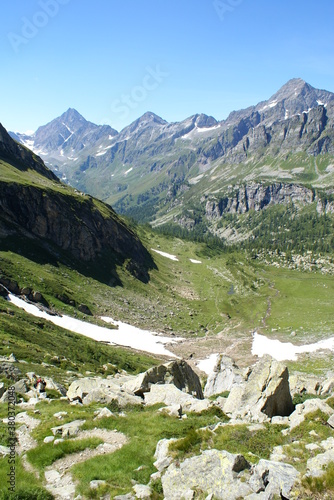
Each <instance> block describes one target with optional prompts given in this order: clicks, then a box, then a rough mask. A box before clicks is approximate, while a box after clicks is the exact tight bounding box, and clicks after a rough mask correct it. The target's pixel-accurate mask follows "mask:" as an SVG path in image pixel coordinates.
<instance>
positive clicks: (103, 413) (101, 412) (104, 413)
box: [95, 408, 114, 419]
mask: <svg viewBox="0 0 334 500" xmlns="http://www.w3.org/2000/svg"><path fill="white" fill-rule="evenodd" d="M113 415H114V414H113V413H112V412H111V411H110V410H109V409H108V408H102V409H101V410H99V411H98V413H97V415H96V417H95V418H96V419H99V418H109V417H112V416H113Z"/></svg>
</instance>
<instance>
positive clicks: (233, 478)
mask: <svg viewBox="0 0 334 500" xmlns="http://www.w3.org/2000/svg"><path fill="white" fill-rule="evenodd" d="M249 468H250V464H249V463H248V462H247V460H245V458H244V457H243V456H242V455H232V454H231V453H228V452H227V451H218V450H206V451H204V452H203V453H202V454H201V455H199V456H195V457H192V458H188V459H186V460H185V461H184V462H182V463H181V464H180V465H179V466H177V465H176V464H174V463H172V464H171V465H170V466H169V467H168V469H167V471H166V473H165V474H164V475H163V476H162V486H163V492H164V497H165V499H166V500H180V498H183V497H184V496H185V495H186V494H189V493H188V492H189V491H191V490H192V491H194V490H195V489H200V490H202V491H203V492H207V493H208V494H211V493H212V494H213V495H214V497H215V498H217V499H223V500H236V499H237V498H244V497H245V496H247V495H249V494H251V493H252V490H251V488H250V487H249V486H248V485H247V484H246V482H242V481H239V480H237V474H238V473H239V472H241V471H243V470H245V469H249Z"/></svg>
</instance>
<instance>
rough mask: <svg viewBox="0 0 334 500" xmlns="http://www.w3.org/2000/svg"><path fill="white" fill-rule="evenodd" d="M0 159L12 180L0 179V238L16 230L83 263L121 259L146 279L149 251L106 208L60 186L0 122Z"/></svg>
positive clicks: (143, 279) (131, 270)
mask: <svg viewBox="0 0 334 500" xmlns="http://www.w3.org/2000/svg"><path fill="white" fill-rule="evenodd" d="M0 158H1V159H2V160H4V161H5V162H6V163H7V166H8V172H9V174H8V175H10V173H12V175H13V178H14V179H15V181H14V182H6V181H3V180H1V182H0V211H1V221H0V236H3V235H9V234H15V233H16V234H20V235H24V236H25V237H30V238H33V239H35V240H36V239H38V241H39V243H40V244H41V240H42V241H48V243H51V244H53V245H56V247H58V249H61V250H63V251H66V252H69V253H70V254H71V255H72V256H73V257H75V258H76V259H78V260H80V261H84V262H91V261H95V260H96V259H97V258H100V257H101V256H102V255H105V254H109V255H110V254H111V255H113V256H114V258H115V260H116V261H118V262H120V263H123V262H125V260H127V261H128V265H127V268H128V270H129V271H130V272H131V273H132V274H133V275H134V276H135V277H137V278H139V279H141V280H142V281H148V279H149V276H148V269H149V268H150V267H152V266H153V261H152V258H151V257H150V254H149V253H148V252H147V250H146V249H145V248H144V246H143V245H142V244H141V242H140V240H139V239H138V237H137V236H136V235H135V234H134V233H133V232H132V231H131V230H130V229H128V228H127V227H126V225H125V224H124V222H122V221H121V220H120V219H119V218H118V216H117V215H116V213H115V212H114V211H113V210H112V208H111V207H110V206H108V205H105V204H103V203H102V202H99V201H97V200H94V199H93V198H91V197H88V196H83V195H80V193H76V192H75V191H74V190H71V189H70V188H69V187H65V186H64V185H62V184H61V183H60V181H59V180H58V179H57V178H56V177H55V176H54V174H53V173H52V172H51V171H50V170H49V169H48V168H47V167H46V166H45V165H44V164H43V162H42V161H41V159H40V158H38V157H36V156H35V155H33V153H32V152H31V151H29V150H27V149H26V148H24V147H23V146H22V145H19V144H17V143H16V142H15V141H13V139H12V138H11V137H10V136H9V135H8V134H7V132H6V131H5V129H4V128H3V127H1V126H0ZM28 170H30V171H33V172H34V173H35V174H36V173H37V174H39V175H36V179H34V183H32V182H31V180H30V182H29V179H30V178H29V176H27V174H26V172H27V171H28ZM18 174H20V175H19V176H18ZM16 179H19V181H16ZM46 179H47V180H48V182H47V181H46ZM48 250H49V251H52V245H49V246H48ZM58 257H59V255H58Z"/></svg>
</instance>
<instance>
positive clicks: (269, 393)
mask: <svg viewBox="0 0 334 500" xmlns="http://www.w3.org/2000/svg"><path fill="white" fill-rule="evenodd" d="M293 410H294V405H293V403H292V398H291V394H290V388H289V373H288V369H287V367H286V366H284V365H283V364H282V363H279V362H278V361H275V360H273V359H272V358H270V357H265V358H263V359H261V360H260V361H258V363H256V364H255V365H254V366H253V367H252V371H251V373H250V375H249V376H248V379H247V380H246V381H245V382H244V383H243V384H240V385H238V386H234V387H233V388H232V390H231V392H230V394H229V396H228V398H227V401H226V402H225V405H224V412H225V413H226V414H227V415H229V416H231V417H233V418H242V419H249V420H259V421H261V420H265V419H266V418H267V417H269V418H272V417H274V416H277V415H280V416H288V415H290V414H291V413H292V412H293Z"/></svg>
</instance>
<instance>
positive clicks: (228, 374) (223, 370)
mask: <svg viewBox="0 0 334 500" xmlns="http://www.w3.org/2000/svg"><path fill="white" fill-rule="evenodd" d="M242 382H244V377H243V375H242V372H241V370H240V369H239V367H238V366H237V365H236V364H235V362H234V361H233V359H232V358H230V357H228V356H224V355H220V356H219V357H218V359H217V363H216V366H215V367H214V369H213V372H212V373H211V374H210V375H209V377H208V380H207V383H206V385H205V388H204V396H205V397H206V398H208V397H210V396H214V395H215V394H221V393H222V392H226V391H230V390H231V389H232V387H233V386H234V385H238V384H240V383H242Z"/></svg>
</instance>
